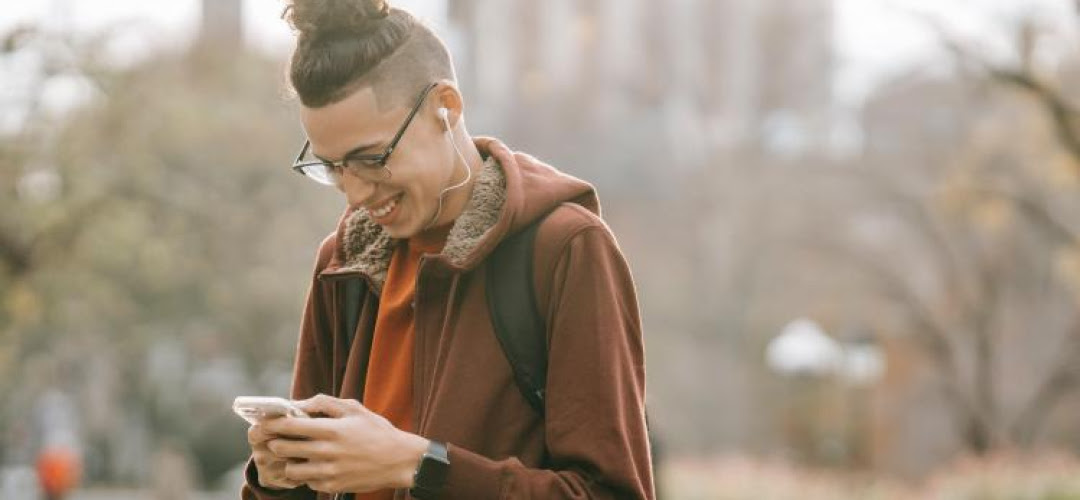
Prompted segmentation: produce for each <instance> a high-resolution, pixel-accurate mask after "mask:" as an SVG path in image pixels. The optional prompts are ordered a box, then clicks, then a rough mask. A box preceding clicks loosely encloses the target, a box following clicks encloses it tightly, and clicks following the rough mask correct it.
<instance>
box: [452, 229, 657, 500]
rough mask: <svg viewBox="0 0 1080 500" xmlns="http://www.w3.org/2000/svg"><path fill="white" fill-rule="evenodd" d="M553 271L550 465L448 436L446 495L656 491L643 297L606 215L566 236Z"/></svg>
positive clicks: (643, 495) (641, 495) (644, 495)
mask: <svg viewBox="0 0 1080 500" xmlns="http://www.w3.org/2000/svg"><path fill="white" fill-rule="evenodd" d="M552 279H553V281H552V286H551V293H550V294H549V297H548V299H549V300H548V304H547V307H548V310H547V311H546V313H547V314H546V316H547V319H548V325H549V332H548V335H549V358H548V375H547V401H546V408H545V414H546V417H545V426H546V429H545V430H546V440H547V441H546V445H547V448H548V452H549V457H550V460H549V467H551V468H550V469H534V468H528V467H525V466H524V465H523V464H522V463H521V462H520V461H519V460H517V459H516V458H510V459H506V460H498V461H496V460H491V459H488V458H486V457H484V456H481V455H479V454H477V453H473V452H470V451H469V450H466V449H463V448H460V447H456V446H454V445H453V444H452V443H450V444H449V445H448V452H449V457H450V473H449V477H448V479H447V485H446V494H445V495H444V498H453V499H466V498H467V499H510V498H512V499H564V498H565V499H569V498H618V499H629V498H635V499H652V498H654V497H655V493H654V491H653V481H652V470H651V463H650V456H649V444H648V437H647V433H646V424H645V409H644V397H645V364H644V348H643V342H642V336H641V322H640V317H639V313H638V306H637V298H636V296H635V292H634V284H633V280H632V278H631V276H630V271H629V269H628V267H627V264H626V261H625V259H624V258H623V256H622V253H621V252H620V251H619V248H618V246H617V244H616V243H615V240H614V238H613V237H612V235H611V233H610V232H609V231H608V229H607V227H606V226H605V225H603V223H602V222H599V221H596V222H595V223H593V224H591V225H588V226H586V227H584V228H583V229H580V230H578V231H577V232H576V233H575V234H574V235H572V236H571V237H570V238H569V239H568V240H567V244H566V245H565V246H564V247H563V250H562V253H561V256H560V257H559V258H558V260H557V263H556V265H555V268H554V271H553V278H552Z"/></svg>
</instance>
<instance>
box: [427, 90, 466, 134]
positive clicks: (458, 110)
mask: <svg viewBox="0 0 1080 500" xmlns="http://www.w3.org/2000/svg"><path fill="white" fill-rule="evenodd" d="M431 92H432V94H433V96H432V97H434V98H435V99H434V101H435V106H436V107H437V108H445V109H446V123H448V124H449V125H450V128H451V129H453V128H454V127H456V126H457V124H458V121H459V120H461V117H462V114H463V113H464V107H465V103H464V101H463V100H462V98H461V91H460V90H458V88H457V85H455V84H454V82H451V81H449V80H440V81H439V85H438V86H437V87H435V90H432V91H431ZM436 118H437V119H438V120H439V122H440V123H439V127H440V128H441V127H443V123H442V118H441V117H439V115H438V114H437V115H436Z"/></svg>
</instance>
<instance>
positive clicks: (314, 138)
mask: <svg viewBox="0 0 1080 500" xmlns="http://www.w3.org/2000/svg"><path fill="white" fill-rule="evenodd" d="M454 92H456V90H454V89H453V88H452V87H449V86H447V85H444V84H440V85H439V87H436V89H435V90H433V91H432V92H431V94H430V95H428V97H427V99H426V100H425V102H424V103H423V104H422V105H421V107H420V110H419V112H418V113H417V114H416V116H415V117H414V118H413V120H412V122H411V123H410V124H409V126H408V128H407V129H406V130H405V133H404V135H402V137H401V140H400V141H399V142H398V143H397V147H396V148H395V149H394V152H393V154H391V155H390V158H389V160H388V162H387V164H386V167H387V169H389V175H388V176H387V175H384V176H381V178H382V179H383V180H379V181H373V180H371V178H370V176H366V177H365V176H362V175H356V174H355V173H353V172H351V171H350V170H349V169H344V171H340V170H339V172H338V176H337V179H338V185H337V187H338V189H339V190H341V191H342V192H343V193H345V198H346V199H347V201H348V203H349V206H351V207H354V208H359V209H362V210H366V211H367V212H368V214H369V215H370V216H371V218H372V220H373V221H374V222H375V223H377V224H379V225H380V226H382V227H383V228H384V229H385V230H386V231H387V233H388V234H389V235H390V237H392V238H399V239H404V238H410V237H412V236H415V235H416V234H418V233H420V232H421V231H423V230H424V229H426V228H427V227H428V225H429V224H430V223H431V222H432V219H433V218H434V217H435V215H436V213H437V212H438V211H439V197H440V194H441V192H442V190H443V188H445V187H446V186H447V185H448V184H449V183H450V182H451V177H453V173H454V171H455V164H456V159H457V158H456V156H455V153H454V150H453V147H452V146H451V144H450V139H449V138H448V137H447V135H446V133H445V132H446V130H445V128H444V126H443V122H442V120H441V119H440V118H439V116H438V114H437V113H436V109H437V108H438V107H440V106H446V104H443V103H442V101H444V100H446V98H447V95H448V94H453V93H454ZM450 101H454V99H450ZM414 103H415V101H413V102H409V103H406V104H401V105H395V106H391V107H390V108H389V109H379V106H378V104H379V102H378V99H377V97H376V94H375V92H374V91H373V90H372V88H371V87H361V88H359V89H358V90H356V91H354V92H353V93H351V94H349V95H348V96H346V97H345V98H344V99H341V100H339V101H336V102H334V103H331V104H327V105H325V106H322V107H317V108H310V107H306V106H303V107H302V108H301V112H300V119H301V122H302V123H303V125H304V129H305V130H306V131H307V134H308V138H309V139H310V141H311V151H312V153H313V154H314V155H316V156H318V157H319V158H321V159H323V160H328V161H338V160H341V159H342V158H344V157H345V156H346V155H347V154H350V153H353V154H357V153H359V154H381V153H383V152H384V151H385V150H386V147H387V146H388V145H389V144H390V142H391V141H392V140H393V138H394V135H395V134H396V133H397V131H398V130H399V129H400V127H401V125H402V124H403V123H405V120H406V118H408V115H409V111H410V110H411V106H412V105H413V104H414ZM358 147H365V149H359V150H358V149H357V148H358ZM445 215H449V214H445ZM443 219H444V217H443V216H442V215H440V221H442V220H443ZM451 220H452V219H451ZM437 223H438V222H437Z"/></svg>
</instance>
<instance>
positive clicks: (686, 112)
mask: <svg viewBox="0 0 1080 500" xmlns="http://www.w3.org/2000/svg"><path fill="white" fill-rule="evenodd" d="M449 16H450V24H451V26H452V31H453V35H452V36H451V39H452V40H453V42H454V44H455V45H456V47H454V48H453V52H454V53H455V55H456V57H457V65H458V68H459V69H460V71H461V74H460V75H459V77H460V80H461V82H462V85H463V87H464V89H465V92H466V95H467V97H468V99H469V102H470V104H471V109H470V111H469V112H470V113H471V116H472V119H471V120H470V122H471V123H473V124H474V126H476V125H479V127H480V130H478V132H481V133H483V132H485V131H492V130H497V131H500V132H501V133H502V135H503V136H505V137H506V138H507V139H508V140H509V141H511V142H512V143H514V145H516V146H519V147H521V148H523V149H527V150H530V151H533V152H536V153H537V154H540V155H541V156H547V157H549V158H550V159H551V160H553V161H556V162H557V163H558V164H559V165H560V167H562V168H565V169H569V170H571V171H573V172H576V173H579V174H581V175H584V176H586V177H588V178H589V179H592V180H595V181H596V182H597V183H599V184H601V185H604V186H605V187H606V188H608V191H609V192H610V191H611V189H615V190H616V191H617V192H621V191H623V190H628V191H630V192H632V193H633V194H635V195H641V194H645V193H637V192H636V191H641V190H649V189H653V188H654V187H655V186H656V185H658V183H656V182H653V181H654V180H656V179H655V178H654V177H655V176H658V175H664V176H666V175H672V174H679V173H685V172H687V171H693V170H696V169H699V168H701V167H702V166H704V165H706V164H709V163H710V162H712V161H713V160H714V159H715V158H716V157H717V151H725V150H751V151H762V152H763V153H766V154H782V155H793V154H794V155H799V154H803V153H806V152H808V151H811V150H813V149H814V148H815V147H817V146H818V145H820V144H822V143H823V142H824V140H825V139H826V137H825V135H826V134H827V133H828V129H829V127H828V123H829V114H830V110H831V105H832V99H831V87H832V76H831V75H832V47H831V43H832V42H831V41H832V24H833V4H832V2H831V0H812V1H802V2H784V1H781V0H764V1H762V0H676V1H671V2H656V1H650V0H619V1H615V0H550V1H547V2H542V3H538V2H531V1H527V0H510V1H503V0H498V1H496V0H450V5H449ZM601 155H602V157H603V158H605V161H599V158H600V157H601ZM659 184H660V185H670V184H671V183H659ZM616 194H618V193H616Z"/></svg>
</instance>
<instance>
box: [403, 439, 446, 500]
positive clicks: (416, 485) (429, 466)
mask: <svg viewBox="0 0 1080 500" xmlns="http://www.w3.org/2000/svg"><path fill="white" fill-rule="evenodd" d="M449 474H450V457H449V455H447V453H446V445H445V444H443V443H440V442H438V441H434V440H432V441H431V444H429V445H428V449H427V451H425V452H424V455H423V456H422V457H421V458H420V465H419V466H417V467H416V472H415V473H414V474H413V487H412V488H410V489H409V494H410V495H412V496H413V498H418V499H420V500H431V499H434V498H438V497H439V494H440V493H442V489H443V485H445V484H446V476H447V475H449Z"/></svg>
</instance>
